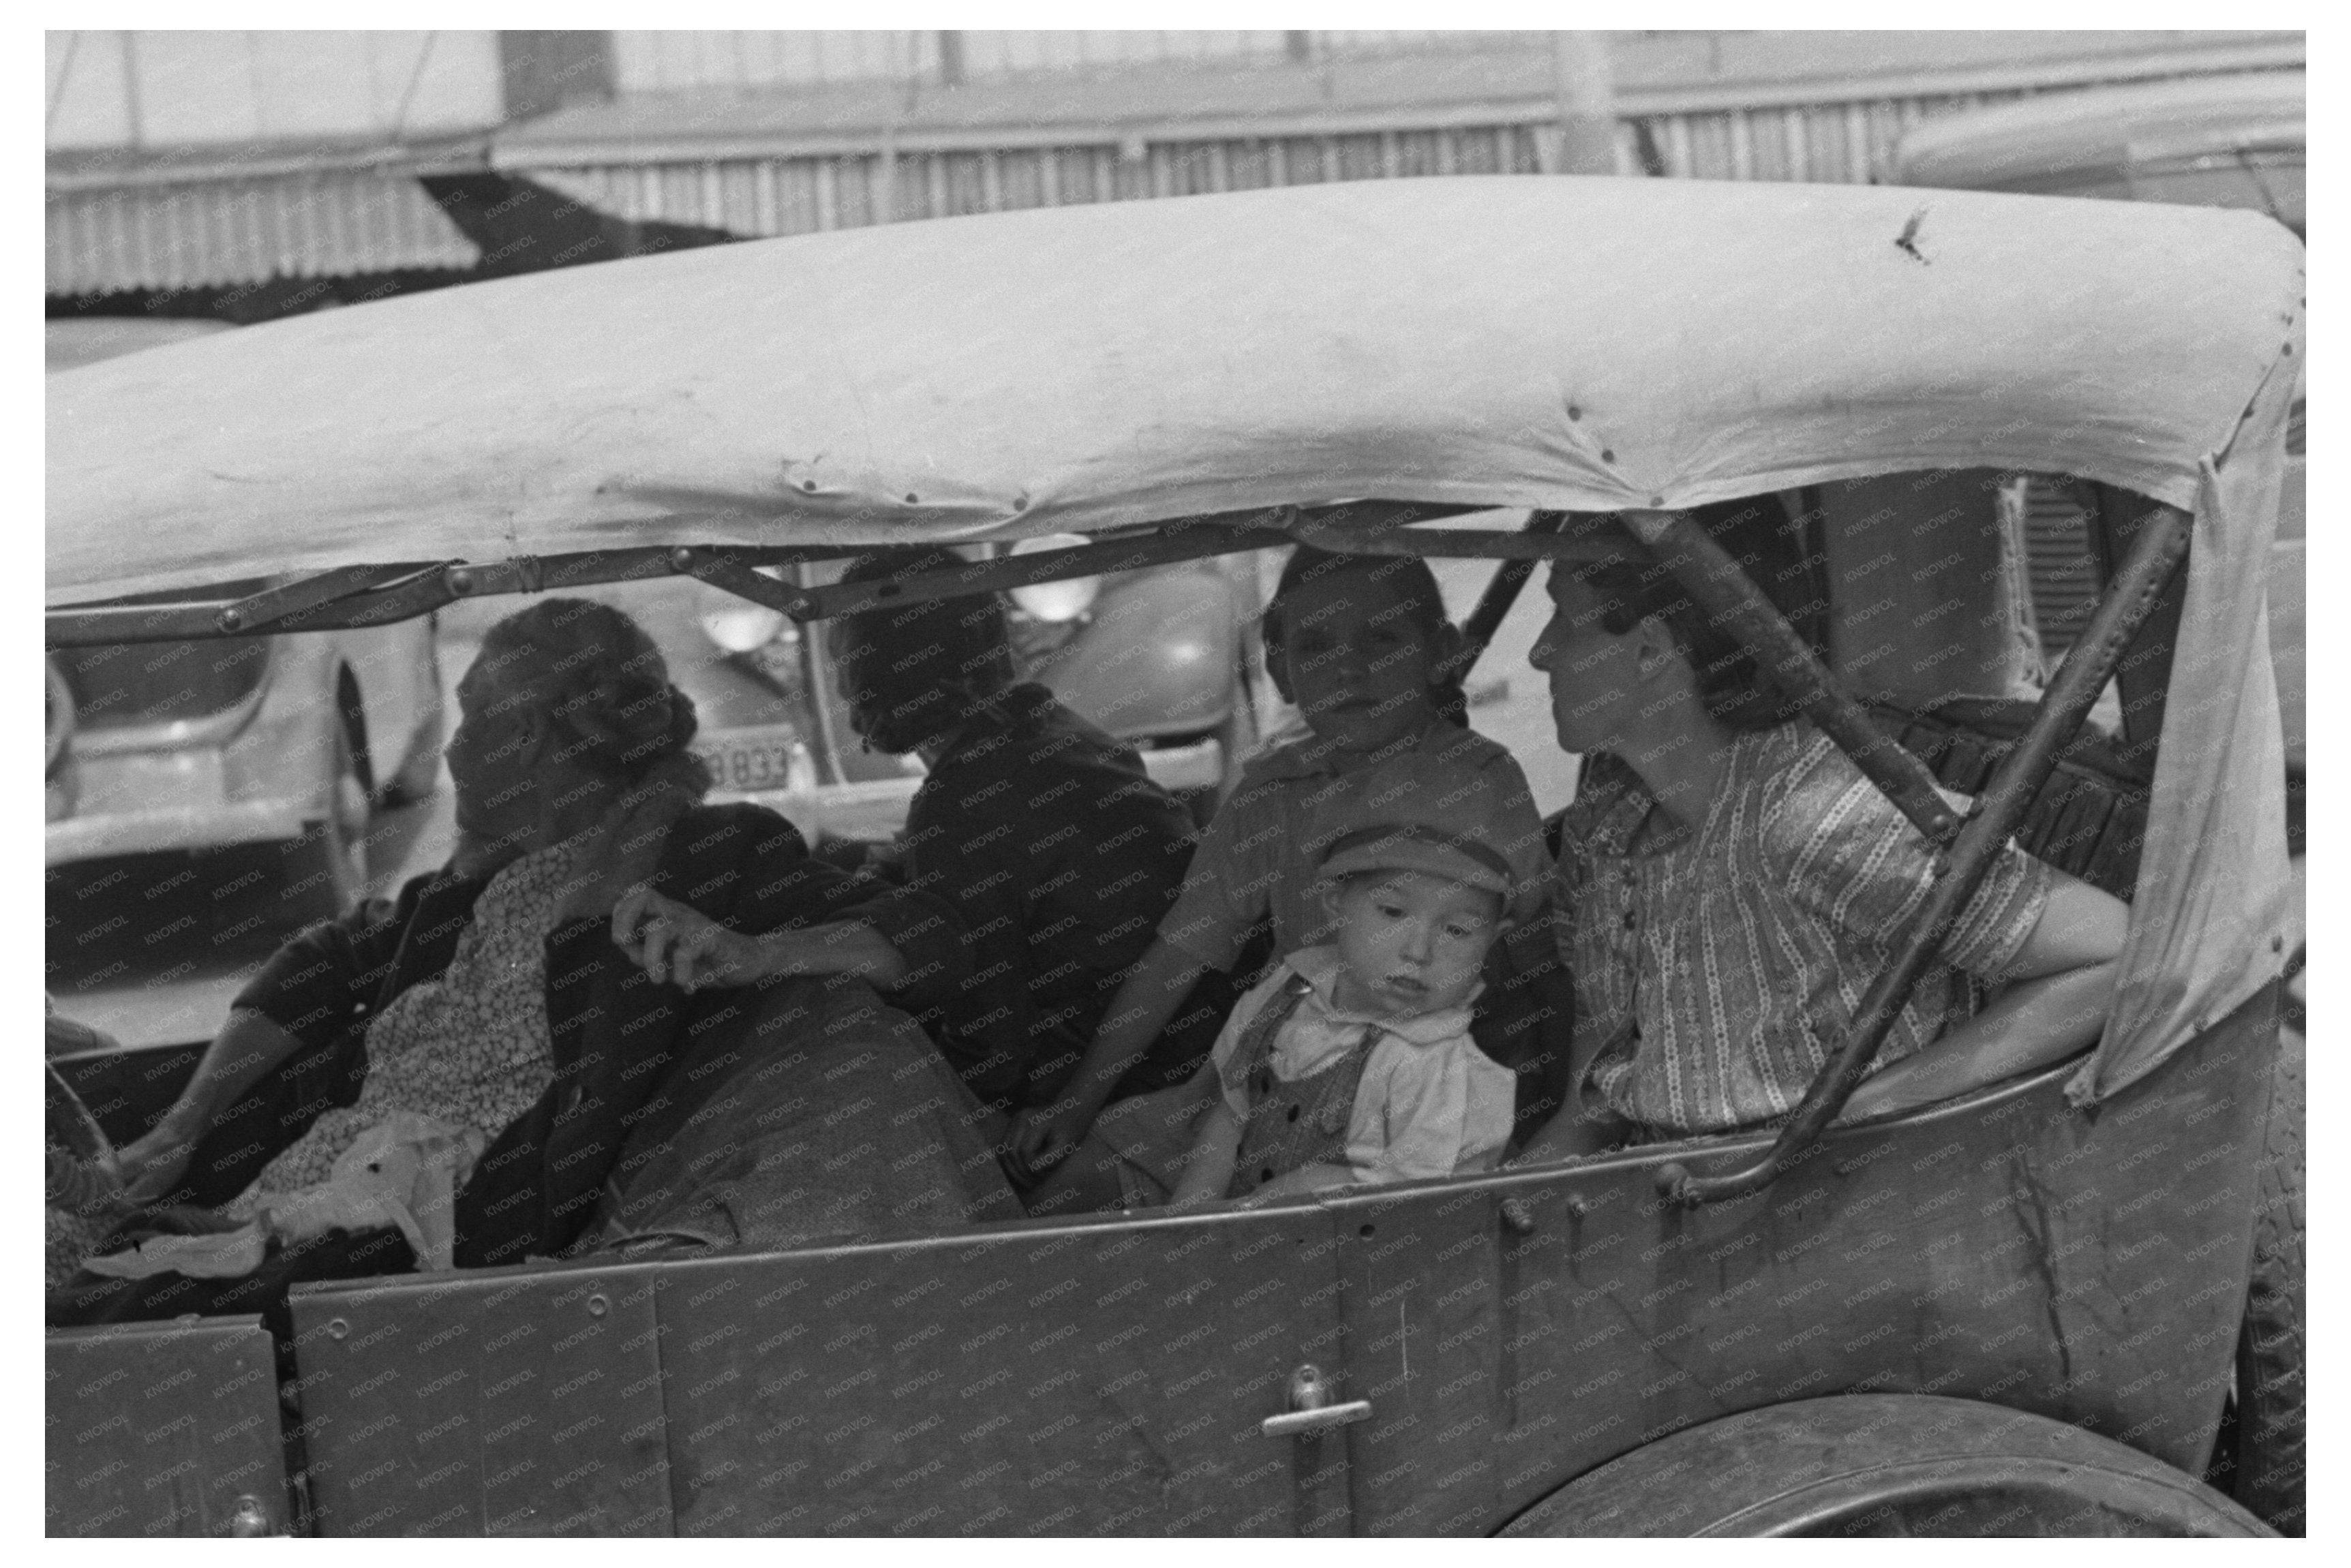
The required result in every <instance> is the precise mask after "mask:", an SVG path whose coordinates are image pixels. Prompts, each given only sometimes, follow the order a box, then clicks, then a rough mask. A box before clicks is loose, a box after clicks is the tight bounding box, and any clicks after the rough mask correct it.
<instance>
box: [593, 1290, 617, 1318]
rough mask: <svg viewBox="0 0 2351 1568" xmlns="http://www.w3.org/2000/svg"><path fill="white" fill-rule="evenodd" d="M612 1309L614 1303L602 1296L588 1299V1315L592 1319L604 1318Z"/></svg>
mask: <svg viewBox="0 0 2351 1568" xmlns="http://www.w3.org/2000/svg"><path fill="white" fill-rule="evenodd" d="M611 1309H612V1303H611V1302H609V1301H607V1300H605V1299H604V1298H603V1297H602V1296H601V1295H593V1296H590V1297H589V1298H588V1315H589V1316H590V1317H602V1316H603V1315H604V1314H606V1313H608V1312H610V1311H611Z"/></svg>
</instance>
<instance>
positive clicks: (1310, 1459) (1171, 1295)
mask: <svg viewBox="0 0 2351 1568" xmlns="http://www.w3.org/2000/svg"><path fill="white" fill-rule="evenodd" d="M1338 1256H1339V1246H1338V1237H1337V1233H1336V1231H1335V1229H1334V1227H1333V1222H1332V1218H1331V1216H1330V1214H1329V1213H1328V1212H1327V1211H1325V1210H1321V1209H1316V1208H1292V1209H1285V1210H1254V1211H1247V1212H1240V1213H1224V1214H1214V1215H1201V1216H1186V1217H1180V1218H1178V1217H1167V1218H1155V1219H1149V1220H1132V1221H1119V1222H1112V1223H1101V1224H1082V1225H1055V1224H1047V1223H1042V1222H1039V1221H1028V1222H1022V1223H1017V1224H1014V1225H1009V1226H1004V1227H999V1228H991V1229H987V1230H982V1231H972V1232H968V1233H964V1234H957V1235H953V1236H942V1237H936V1238H931V1239H926V1240H922V1241H908V1242H903V1243H890V1244H883V1245H873V1246H858V1247H841V1248H835V1249H831V1250H811V1251H797V1252H787V1253H775V1254H768V1255H766V1256H747V1257H746V1256H732V1257H706V1258H698V1259H692V1260H686V1261H680V1262H661V1263H645V1262H638V1263H632V1264H629V1265H624V1266H606V1267H603V1268H593V1269H586V1268H545V1269H538V1270H534V1271H530V1272H525V1273H520V1274H515V1273H512V1272H508V1273H506V1274H504V1275H502V1276H501V1275H491V1276H486V1277H483V1278H477V1279H465V1278H458V1279H454V1280H453V1279H451V1278H450V1277H448V1276H445V1275H444V1276H440V1277H439V1278H437V1279H434V1280H423V1279H415V1280H408V1279H402V1280H387V1281H380V1282H370V1283H369V1284H368V1285H367V1286H365V1287H356V1288H345V1289H326V1290H315V1291H303V1292H300V1293H298V1294H297V1296H296V1299H295V1303H294V1312H295V1320H296V1328H297V1341H298V1345H299V1347H300V1349H299V1355H300V1357H301V1361H302V1373H303V1387H304V1395H303V1407H304V1416H305V1427H306V1428H307V1430H308V1432H309V1434H310V1452H311V1465H312V1469H313V1473H314V1482H313V1484H314V1488H315V1489H316V1490H317V1493H318V1496H319V1506H320V1511H321V1519H322V1523H323V1525H324V1527H325V1529H326V1530H327V1531H328V1532H329V1533H340V1532H349V1531H364V1532H370V1533H411V1532H420V1531H421V1532H428V1533H468V1534H471V1533H516V1534H537V1533H545V1532H549V1531H551V1530H552V1531H563V1532H609V1531H613V1530H627V1531H631V1532H650V1533H668V1532H674V1533H677V1534H681V1535H689V1534H724V1535H735V1534H758V1533H786V1534H852V1535H890V1534H909V1535H952V1534H958V1533H967V1532H968V1533H981V1534H1007V1535H1018V1534H1029V1533H1034V1534H1060V1535H1074V1534H1104V1533H1109V1534H1198V1535H1232V1534H1249V1535H1290V1534H1345V1533H1347V1532H1348V1531H1349V1529H1350V1528H1351V1525H1352V1522H1353V1515H1352V1513H1351V1511H1350V1506H1349V1492H1350V1486H1349V1471H1348V1467H1347V1455H1348V1451H1349V1450H1348V1443H1347V1440H1346V1437H1345V1434H1344V1431H1343V1430H1334V1431H1320V1432H1310V1433H1308V1434H1306V1435H1304V1436H1300V1437H1290V1436H1269V1435H1267V1434H1266V1432H1265V1431H1264V1423H1265V1421H1266V1419H1267V1418H1268V1417H1273V1416H1278V1415H1280V1414H1283V1413H1284V1412H1285V1411H1286V1410H1288V1409H1289V1407H1290V1387H1291V1384H1292V1382H1293V1379H1294V1377H1295V1376H1296V1374H1297V1373H1298V1372H1299V1370H1300V1368H1301V1366H1310V1365H1311V1366H1315V1367H1316V1368H1317V1369H1318V1370H1319V1371H1320V1372H1321V1373H1322V1375H1323V1378H1324V1381H1325V1383H1326V1385H1327V1386H1332V1387H1334V1388H1335V1389H1336V1390H1337V1391H1338V1393H1339V1395H1340V1397H1342V1398H1343V1397H1346V1376H1345V1367H1344V1355H1343V1348H1344V1347H1343V1338H1342V1335H1343V1330H1342V1326H1341V1309H1340V1300H1339V1297H1340V1293H1341V1286H1340V1282H1339V1263H1338ZM428 1347H429V1348H428ZM427 1364H429V1366H430V1370H431V1373H432V1376H421V1375H420V1372H419V1369H420V1368H421V1367H423V1366H426V1365H427Z"/></svg>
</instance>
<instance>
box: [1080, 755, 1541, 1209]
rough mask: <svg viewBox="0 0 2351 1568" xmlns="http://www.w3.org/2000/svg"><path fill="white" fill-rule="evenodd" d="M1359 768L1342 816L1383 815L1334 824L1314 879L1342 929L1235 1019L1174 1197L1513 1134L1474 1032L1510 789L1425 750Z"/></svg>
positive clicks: (1439, 1162) (1506, 900)
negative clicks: (1426, 755)
mask: <svg viewBox="0 0 2351 1568" xmlns="http://www.w3.org/2000/svg"><path fill="white" fill-rule="evenodd" d="M1362 784H1363V786H1364V787H1362V788H1360V789H1359V790H1357V791H1355V792H1353V793H1352V794H1351V797H1350V798H1349V799H1347V800H1346V801H1345V803H1344V804H1343V806H1342V807H1341V809H1340V810H1339V811H1337V812H1336V813H1333V814H1332V815H1335V816H1336V817H1338V818H1339V819H1340V821H1341V824H1342V826H1343V824H1344V822H1345V821H1346V820H1347V819H1349V818H1353V819H1354V820H1357V821H1361V820H1363V819H1364V817H1365V816H1371V817H1373V818H1374V820H1373V821H1371V822H1370V823H1368V824H1367V825H1366V826H1360V827H1354V828H1352V829H1349V830H1346V831H1343V832H1341V833H1340V834H1339V835H1338V836H1336V837H1334V838H1333V839H1332V841H1331V844H1330V847H1329V848H1328V850H1327V851H1326V852H1325V855H1324V857H1323V860H1322V867H1321V874H1320V877H1319V879H1318V885H1317V888H1318V892H1319V894H1320V896H1321V898H1322V902H1323V904H1324V906H1325V907H1326V908H1327V909H1329V910H1330V912H1331V916H1332V921H1333V922H1334V926H1335V929H1334V930H1333V932H1332V940H1331V941H1330V942H1329V943H1327V944H1322V945H1317V946H1313V947H1309V948H1306V949H1303V950H1300V951H1296V952H1292V953H1290V954H1289V955H1288V956H1287V957H1285V958H1284V959H1283V960H1282V961H1281V962H1280V964H1278V965H1277V966H1275V968H1274V971H1273V972H1272V973H1271V974H1270V976H1268V977H1267V979H1265V980H1264V981H1261V982H1260V983H1259V985H1258V986H1257V987H1256V988H1255V989H1253V990H1252V991H1251V992H1249V995H1248V996H1246V997H1245V998H1243V999H1242V1002H1241V1004H1240V1005H1239V1006H1238V1007H1237V1008H1235V1009H1234V1011H1233V1014H1232V1017H1231V1018H1230V1019H1229V1020H1228V1021H1227V1023H1226V1024H1225V1029H1224V1033H1222V1034H1221V1035H1219V1036H1218V1037H1217V1044H1216V1047H1215V1049H1214V1051H1213V1052H1212V1053H1211V1055H1210V1058H1209V1063H1208V1064H1207V1066H1206V1067H1204V1068H1203V1069H1202V1076H1203V1077H1204V1078H1205V1079H1208V1080H1210V1081H1211V1084H1212V1086H1213V1089H1214V1091H1215V1098H1214V1100H1213V1103H1211V1104H1210V1105H1209V1106H1208V1107H1207V1110H1206V1111H1204V1112H1202V1113H1201V1114H1200V1115H1199V1116H1198V1117H1197V1119H1196V1121H1195V1123H1194V1124H1193V1132H1192V1140H1191V1146H1190V1148H1189V1149H1188V1151H1187V1152H1186V1155H1185V1157H1184V1158H1183V1160H1182V1163H1181V1166H1180V1168H1178V1169H1177V1170H1176V1171H1175V1172H1172V1173H1171V1172H1167V1171H1165V1169H1164V1168H1163V1169H1162V1171H1160V1172H1158V1173H1155V1177H1156V1179H1157V1180H1159V1181H1160V1182H1161V1183H1162V1184H1165V1181H1166V1179H1167V1176H1168V1175H1169V1174H1173V1175H1174V1176H1175V1182H1174V1193H1173V1199H1172V1200H1173V1201H1174V1202H1175V1203H1176V1204H1179V1205H1183V1204H1190V1203H1196V1202H1202V1201H1207V1200H1210V1199H1219V1198H1256V1199H1277V1198H1283V1197H1289V1196H1292V1195H1296V1194H1300V1193H1305V1192H1311V1191H1313V1190H1315V1189H1320V1188H1326V1187H1336V1186H1345V1185H1348V1184H1350V1183H1354V1182H1380V1181H1408V1180H1413V1179H1419V1178H1426V1177H1442V1176H1450V1175H1453V1174H1455V1173H1456V1172H1459V1171H1468V1170H1487V1169H1491V1168H1493V1166H1494V1165H1495V1163H1496V1162H1497V1161H1498V1160H1499V1158H1500V1156H1501V1153H1502V1149H1503V1146H1504V1145H1505V1143H1507V1141H1508V1140H1509V1138H1510V1122H1511V1109H1512V1098H1513V1094H1514V1091H1515V1087H1516V1077H1515V1075H1513V1074H1512V1073H1511V1071H1510V1069H1509V1068H1507V1067H1504V1066H1502V1065H1500V1064H1498V1063H1496V1062H1494V1061H1493V1060H1492V1059H1491V1058H1489V1057H1488V1056H1487V1055H1486V1054H1484V1053H1483V1052H1481V1051H1479V1049H1478V1047H1477V1045H1476V1044H1475V1043H1474V1042H1472V1041H1471V1039H1470V1038H1469V1008H1470V1004H1471V1002H1474V1001H1475V1000H1476V998H1477V995H1478V992H1479V989H1480V983H1481V982H1480V981H1479V971H1480V969H1481V968H1482V967H1483V965H1484V963H1485V958H1486V950H1487V949H1488V948H1489V947H1490V946H1491V945H1492V944H1493V942H1494V940H1495V939H1496V938H1498V937H1499V936H1500V935H1501V933H1502V931H1503V930H1504V929H1506V928H1507V926H1508V925H1509V917H1508V909H1509V907H1510V895H1511V893H1512V892H1513V891H1514V890H1515V888H1514V887H1513V882H1512V877H1511V874H1510V862H1509V859H1508V858H1507V857H1506V856H1505V855H1504V854H1503V853H1502V852H1501V850H1500V848H1499V847H1498V846H1497V844H1498V841H1502V840H1505V838H1506V834H1507V831H1508V829H1507V827H1506V826H1505V825H1506V824H1507V823H1508V822H1509V820H1510V817H1511V815H1513V813H1512V811H1511V809H1510V808H1511V806H1512V805H1513V804H1514V803H1513V802H1511V801H1510V800H1509V799H1508V798H1507V797H1505V796H1504V795H1503V794H1502V792H1501V791H1500V790H1499V789H1498V788H1496V787H1495V784H1494V783H1493V781H1491V780H1490V779H1489V778H1488V777H1486V776H1485V775H1482V774H1477V773H1468V772H1466V770H1463V769H1460V768H1458V767H1447V766H1445V765H1443V764H1442V763H1437V762H1435V761H1432V760H1429V759H1422V758H1406V759H1403V760H1402V761H1401V765H1399V764H1396V763H1391V764H1387V765H1384V766H1381V767H1377V768H1374V769H1371V770H1368V771H1367V772H1366V773H1365V774H1364V775H1362ZM1208 1086H1210V1085H1203V1087H1208ZM1108 1119H1110V1120H1112V1121H1113V1122H1115V1121H1118V1120H1121V1119H1123V1118H1120V1117H1117V1116H1113V1117H1111V1118H1108ZM1105 1130H1106V1131H1108V1132H1109V1133H1110V1134H1111V1136H1113V1137H1115V1136H1116V1129H1115V1128H1114V1127H1113V1128H1109V1129H1105ZM1138 1152H1141V1151H1138Z"/></svg>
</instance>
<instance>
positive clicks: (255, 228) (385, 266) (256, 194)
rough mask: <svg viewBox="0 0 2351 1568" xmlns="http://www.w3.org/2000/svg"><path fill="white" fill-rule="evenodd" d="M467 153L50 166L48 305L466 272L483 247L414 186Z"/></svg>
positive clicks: (76, 161) (279, 154)
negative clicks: (305, 280)
mask: <svg viewBox="0 0 2351 1568" xmlns="http://www.w3.org/2000/svg"><path fill="white" fill-rule="evenodd" d="M482 157H483V153H482V148H481V144H480V143H479V142H478V141H475V142H473V143H471V144H469V145H467V146H465V147H463V148H435V149H416V148H379V149H358V150H351V149H343V150H330V151H317V150H288V151H260V152H253V153H250V154H248V155H245V156H230V155H226V154H224V153H221V152H218V151H214V152H210V153H207V154H204V155H201V156H184V155H183V156H178V157H170V156H156V155H145V156H139V155H133V156H131V157H125V156H121V155H112V154H105V155H84V156H81V157H78V158H75V157H52V158H51V160H50V164H49V170H48V178H47V199H46V201H45V202H44V203H43V205H44V208H45V211H46V214H47V268H46V270H47V279H46V290H47V293H49V294H51V295H86V294H114V293H120V292H123V291H126V290H131V289H181V288H206V287H220V286H231V285H236V284H246V283H260V282H264V281H266V280H267V279H269V278H271V277H338V276H347V275H352V274H358V273H376V272H397V271H404V270H408V269H412V268H467V267H471V266H473V265H475V263H476V262H477V261H478V260H480V258H481V249H480V247H479V246H477V245H476V244H474V242H473V241H471V240H469V239H467V238H466V237H465V234H464V233H463V232H462V231H460V230H459V229H458V227H457V225H456V224H455V223H451V222H450V221H449V218H448V216H447V214H445V213H443V212H442V210H441V209H440V207H439V206H437V205H436V204H435V203H434V201H433V198H432V197H431V196H429V195H427V194H426V193H425V191H424V188H423V185H421V184H419V183H418V182H417V178H416V177H417V175H418V174H420V173H423V172H427V171H431V170H434V169H438V168H443V167H449V166H459V167H464V166H472V167H479V166H480V163H481V161H482Z"/></svg>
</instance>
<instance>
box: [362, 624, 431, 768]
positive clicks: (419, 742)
mask: <svg viewBox="0 0 2351 1568" xmlns="http://www.w3.org/2000/svg"><path fill="white" fill-rule="evenodd" d="M430 624H431V626H432V628H433V629H432V630H431V631H428V633H427V635H428V636H437V633H438V627H439V623H438V621H437V620H435V621H434V622H432V623H430ZM422 696H423V701H424V702H425V704H426V705H425V707H424V708H423V718H422V720H421V722H419V723H418V724H417V726H416V732H415V734H414V735H413V736H411V737H410V739H409V744H408V755H407V757H406V758H405V759H404V760H403V761H402V763H401V765H400V771H399V772H398V773H396V774H393V775H392V777H391V778H389V779H387V780H385V781H384V785H383V789H382V791H381V793H380V794H378V795H377V797H376V804H377V805H380V806H383V807H387V808H391V807H396V806H403V805H419V804H421V803H423V802H424V801H428V800H431V799H432V798H433V795H434V792H435V791H436V790H438V789H439V788H440V787H441V748H442V745H443V742H445V741H446V740H447V739H448V716H447V714H446V712H445V711H444V709H443V707H442V702H441V648H440V645H439V643H438V642H437V641H436V642H434V643H432V644H430V645H429V646H428V648H427V649H426V653H425V665H424V680H423V689H422Z"/></svg>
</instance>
